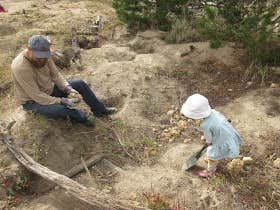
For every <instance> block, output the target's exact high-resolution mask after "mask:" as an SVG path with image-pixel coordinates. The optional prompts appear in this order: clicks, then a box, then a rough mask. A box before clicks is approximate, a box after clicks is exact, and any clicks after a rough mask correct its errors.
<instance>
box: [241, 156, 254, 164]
mask: <svg viewBox="0 0 280 210" xmlns="http://www.w3.org/2000/svg"><path fill="white" fill-rule="evenodd" d="M242 161H243V163H244V165H249V164H252V163H253V162H254V160H253V158H251V157H243V158H242Z"/></svg>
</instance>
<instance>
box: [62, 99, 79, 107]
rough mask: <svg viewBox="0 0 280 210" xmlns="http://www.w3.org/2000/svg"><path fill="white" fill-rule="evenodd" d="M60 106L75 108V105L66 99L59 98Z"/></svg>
mask: <svg viewBox="0 0 280 210" xmlns="http://www.w3.org/2000/svg"><path fill="white" fill-rule="evenodd" d="M61 104H63V105H65V106H67V107H74V106H76V104H75V103H73V102H72V101H71V100H69V99H68V98H61Z"/></svg>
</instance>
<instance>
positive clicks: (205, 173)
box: [197, 169, 216, 178]
mask: <svg viewBox="0 0 280 210" xmlns="http://www.w3.org/2000/svg"><path fill="white" fill-rule="evenodd" d="M197 175H198V176H200V177H202V178H210V177H213V176H215V175H216V171H208V170H206V169H204V170H202V171H199V172H198V173H197Z"/></svg>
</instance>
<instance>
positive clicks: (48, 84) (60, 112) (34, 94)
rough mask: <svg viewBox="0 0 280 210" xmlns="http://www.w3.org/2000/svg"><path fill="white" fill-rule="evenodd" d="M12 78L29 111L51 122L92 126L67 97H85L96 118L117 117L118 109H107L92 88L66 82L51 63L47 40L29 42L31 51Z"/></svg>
mask: <svg viewBox="0 0 280 210" xmlns="http://www.w3.org/2000/svg"><path fill="white" fill-rule="evenodd" d="M12 78H13V81H14V84H15V88H16V93H17V96H18V98H19V101H20V103H21V104H22V106H23V108H24V109H25V110H30V111H33V112H35V113H38V114H42V115H45V116H47V117H50V118H70V119H71V120H73V121H76V122H80V123H85V124H87V125H89V124H90V122H92V121H91V120H90V118H88V117H87V116H86V115H85V113H84V112H82V111H81V110H78V109H75V108H73V107H74V106H75V103H74V101H73V100H71V99H68V98H67V96H68V95H69V94H71V95H73V94H74V95H77V96H81V97H82V98H83V99H84V101H85V102H86V104H87V105H88V106H89V107H90V109H91V111H92V113H93V114H94V115H95V116H96V117H102V116H105V115H110V114H113V113H114V112H115V111H116V110H115V109H114V108H106V107H105V106H104V104H103V103H102V102H100V101H99V100H98V99H97V98H96V96H95V94H94V93H93V92H92V90H91V89H90V88H89V86H88V85H87V84H86V83H85V82H84V81H82V80H70V81H68V82H67V81H66V80H65V79H64V78H63V77H62V75H61V74H60V73H59V71H58V69H57V68H56V66H55V64H54V62H53V60H52V59H51V52H50V42H49V40H48V39H47V37H45V36H42V35H34V36H32V37H31V38H30V39H29V41H28V49H26V50H24V51H23V52H21V53H20V54H19V55H18V56H17V57H16V58H15V59H14V60H13V62H12Z"/></svg>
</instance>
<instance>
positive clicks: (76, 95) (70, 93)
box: [64, 85, 83, 99]
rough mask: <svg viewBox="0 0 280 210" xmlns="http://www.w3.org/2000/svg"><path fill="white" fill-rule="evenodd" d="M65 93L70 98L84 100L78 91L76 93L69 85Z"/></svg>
mask: <svg viewBox="0 0 280 210" xmlns="http://www.w3.org/2000/svg"><path fill="white" fill-rule="evenodd" d="M64 91H65V93H67V94H68V97H69V98H79V99H82V98H83V97H82V96H81V95H80V93H79V92H78V91H76V90H75V89H73V88H72V87H71V85H67V86H66V87H65V89H64Z"/></svg>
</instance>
